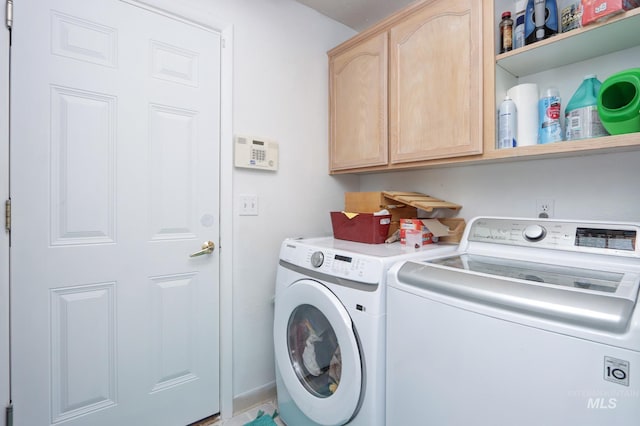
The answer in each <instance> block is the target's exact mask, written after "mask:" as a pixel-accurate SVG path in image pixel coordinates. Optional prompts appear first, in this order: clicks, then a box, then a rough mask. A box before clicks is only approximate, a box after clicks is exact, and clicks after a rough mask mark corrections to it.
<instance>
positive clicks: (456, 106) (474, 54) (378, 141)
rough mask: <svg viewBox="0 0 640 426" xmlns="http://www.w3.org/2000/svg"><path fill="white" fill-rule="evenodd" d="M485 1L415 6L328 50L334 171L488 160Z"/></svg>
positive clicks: (437, 0)
mask: <svg viewBox="0 0 640 426" xmlns="http://www.w3.org/2000/svg"><path fill="white" fill-rule="evenodd" d="M482 4H483V2H482V1H478V0H427V1H424V2H418V3H414V4H412V5H411V6H409V7H407V8H405V9H403V10H402V11H400V12H398V13H396V14H394V15H392V16H391V17H389V18H387V19H386V20H384V21H382V22H381V23H379V24H378V25H376V26H374V27H372V28H371V29H370V30H367V31H365V32H364V33H361V34H359V35H357V36H356V37H354V38H353V39H351V40H348V41H347V42H345V43H343V44H342V45H340V46H338V47H336V48H335V49H333V50H331V51H330V52H329V85H330V88H329V92H330V94H329V99H330V102H329V103H330V142H329V146H330V152H329V157H330V165H329V171H330V172H331V173H340V172H357V171H375V170H388V169H400V168H407V167H418V166H423V165H428V164H430V163H433V162H434V161H436V160H437V161H438V162H440V163H442V162H443V161H447V159H449V158H452V159H453V158H456V157H460V156H470V155H474V154H480V153H482V147H483V143H482V137H483V135H482V130H483V123H482V120H483V114H482V93H483V63H484V62H483V42H482V40H483V37H482V20H483V16H482Z"/></svg>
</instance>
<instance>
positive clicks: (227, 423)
mask: <svg viewBox="0 0 640 426" xmlns="http://www.w3.org/2000/svg"><path fill="white" fill-rule="evenodd" d="M276 409H277V403H276V401H275V400H273V401H266V402H263V403H262V404H259V405H256V406H255V407H252V408H250V409H248V410H247V411H245V412H242V413H240V414H237V415H236V416H235V417H233V418H231V419H227V420H219V419H218V420H215V421H212V422H211V423H208V422H202V423H198V424H197V426H243V425H245V424H246V423H249V422H250V421H251V420H254V419H255V418H256V417H257V416H258V411H259V410H262V411H264V413H265V414H264V415H265V416H266V415H268V416H271V415H272V414H273V412H274V411H275V410H276ZM274 421H275V423H276V424H277V425H278V426H284V423H283V422H282V420H280V417H276V418H275V419H274Z"/></svg>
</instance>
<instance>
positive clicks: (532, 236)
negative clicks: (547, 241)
mask: <svg viewBox="0 0 640 426" xmlns="http://www.w3.org/2000/svg"><path fill="white" fill-rule="evenodd" d="M523 234H524V238H525V239H527V240H528V241H540V240H541V239H543V238H544V236H545V235H546V234H547V231H546V230H545V229H544V228H543V227H542V226H540V225H529V226H527V227H526V228H524V232H523Z"/></svg>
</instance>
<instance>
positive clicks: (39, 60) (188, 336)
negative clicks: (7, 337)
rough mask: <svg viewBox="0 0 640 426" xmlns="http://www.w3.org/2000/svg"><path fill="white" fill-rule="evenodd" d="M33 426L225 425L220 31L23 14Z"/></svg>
mask: <svg viewBox="0 0 640 426" xmlns="http://www.w3.org/2000/svg"><path fill="white" fill-rule="evenodd" d="M14 11H15V18H14V27H13V31H12V52H11V72H12V74H11V77H12V81H11V92H12V93H11V135H12V136H11V197H12V200H13V230H12V247H11V297H12V324H11V326H12V341H11V351H12V399H13V405H14V424H15V425H16V426H31V425H48V424H57V423H60V422H65V423H64V424H65V425H92V426H93V425H143V424H144V425H154V426H155V425H175V426H178V425H185V424H188V423H190V422H193V421H196V420H198V419H201V418H203V417H206V416H209V415H212V414H214V413H216V412H218V411H219V356H218V352H219V347H218V342H219V329H218V328H219V314H218V312H219V309H218V305H219V300H218V297H219V286H218V276H219V273H218V270H219V262H218V261H219V256H218V251H217V250H216V251H214V252H213V253H211V254H205V255H202V256H198V257H193V258H191V257H189V254H190V253H193V252H196V251H198V250H200V248H201V245H202V243H203V242H204V241H208V240H210V241H212V242H214V243H216V244H218V241H219V217H218V214H219V208H218V194H219V174H218V164H219V159H218V153H219V134H220V122H219V117H220V34H219V33H216V32H212V31H209V30H207V29H205V28H202V27H199V26H197V25H193V24H191V23H189V22H185V21H182V20H179V19H177V18H173V17H171V16H168V15H163V14H161V13H156V12H155V11H151V10H148V9H144V8H141V7H138V6H136V5H135V4H132V3H129V2H122V1H118V0H90V1H87V0H48V1H37V0H20V1H16V2H14Z"/></svg>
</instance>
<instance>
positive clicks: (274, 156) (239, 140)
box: [234, 136, 278, 170]
mask: <svg viewBox="0 0 640 426" xmlns="http://www.w3.org/2000/svg"><path fill="white" fill-rule="evenodd" d="M234 158H235V161H234V162H235V166H236V167H246V168H249V169H259V170H278V143H277V142H273V141H269V140H266V139H261V138H253V137H249V136H236V138H235V156H234Z"/></svg>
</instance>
